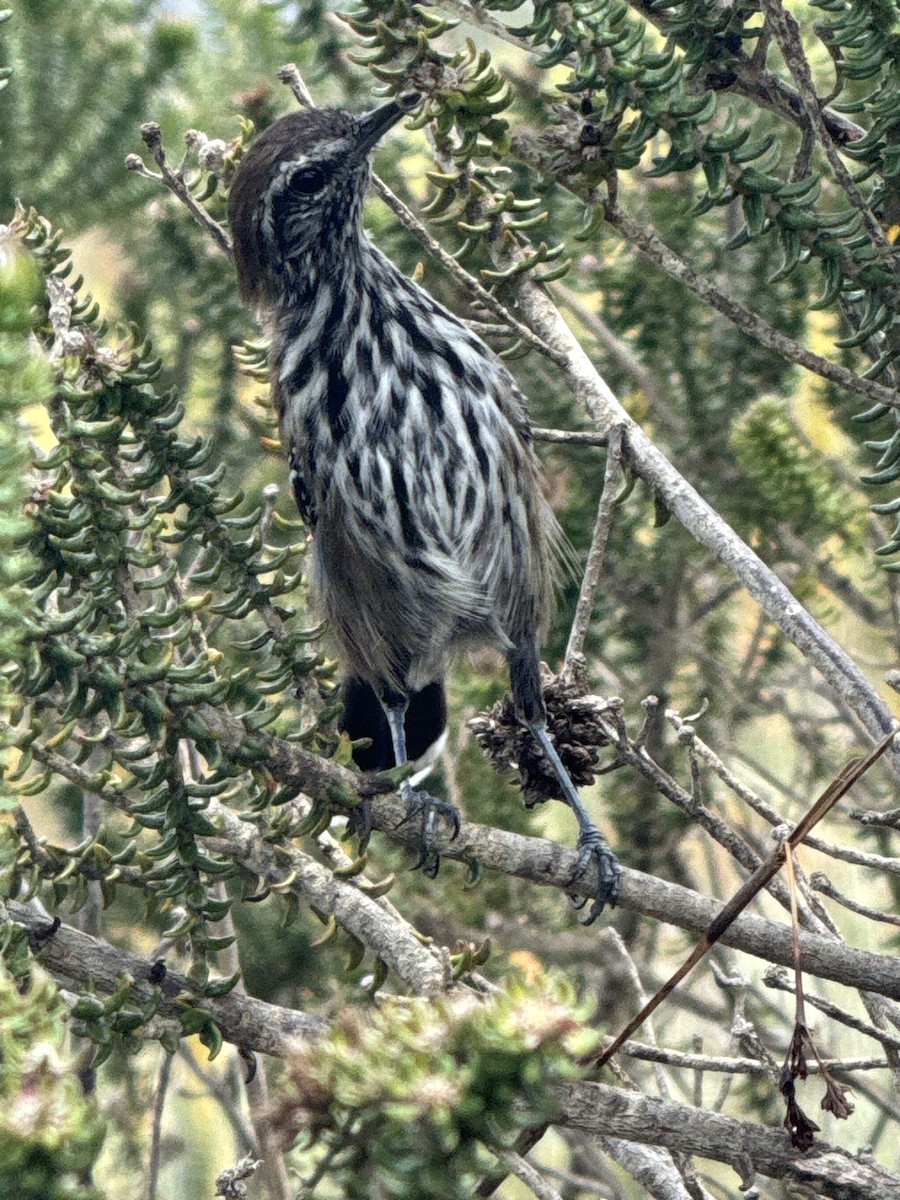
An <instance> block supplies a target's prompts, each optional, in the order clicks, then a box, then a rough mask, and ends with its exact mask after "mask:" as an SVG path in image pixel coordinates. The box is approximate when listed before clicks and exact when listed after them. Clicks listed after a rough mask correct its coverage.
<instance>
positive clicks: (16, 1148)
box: [0, 962, 104, 1200]
mask: <svg viewBox="0 0 900 1200" xmlns="http://www.w3.org/2000/svg"><path fill="white" fill-rule="evenodd" d="M65 1029H66V1008H65V1005H64V1004H63V1003H62V1001H61V999H60V996H59V992H58V991H57V989H56V987H55V985H54V984H52V983H51V982H50V981H49V980H48V979H47V978H46V977H45V976H44V975H43V974H42V973H41V972H40V971H38V970H35V971H34V972H33V974H32V976H31V979H30V984H29V986H28V988H26V989H24V991H22V990H20V989H19V987H18V986H17V984H16V981H15V980H14V979H13V977H12V976H11V975H10V974H9V972H8V971H7V969H6V968H5V966H4V965H3V963H2V962H0V1063H2V1064H3V1069H2V1071H0V1195H3V1196H15V1197H16V1200H97V1198H98V1197H99V1193H98V1192H97V1191H96V1190H95V1189H94V1188H93V1187H92V1186H90V1185H89V1184H85V1183H84V1182H82V1180H83V1179H84V1178H85V1175H86V1173H87V1172H89V1170H90V1168H91V1166H92V1165H93V1164H94V1162H95V1161H96V1159H97V1155H98V1154H99V1152H100V1146H101V1144H102V1141H103V1133H104V1129H103V1125H102V1123H101V1121H100V1120H99V1118H98V1115H97V1111H96V1106H95V1105H94V1104H93V1103H92V1102H91V1101H90V1100H87V1099H85V1096H84V1093H83V1092H82V1088H81V1083H80V1081H79V1079H78V1076H77V1074H76V1073H75V1070H74V1069H73V1068H74V1064H73V1063H72V1061H71V1060H70V1059H69V1058H68V1057H67V1056H66V1055H65V1054H64V1053H63V1050H62V1048H63V1041H64V1037H65Z"/></svg>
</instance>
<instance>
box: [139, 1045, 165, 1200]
mask: <svg viewBox="0 0 900 1200" xmlns="http://www.w3.org/2000/svg"><path fill="white" fill-rule="evenodd" d="M171 1074H172V1053H171V1051H169V1050H163V1052H162V1058H161V1059H160V1063H159V1071H158V1072H157V1076H156V1088H155V1090H154V1093H153V1109H152V1114H153V1119H152V1122H151V1125H150V1154H149V1160H148V1163H147V1190H146V1192H145V1193H144V1194H145V1196H146V1200H156V1197H157V1189H158V1187H159V1168H160V1164H161V1154H162V1115H163V1109H164V1108H165V1103H166V1093H167V1091H168V1088H169V1080H170V1078H171Z"/></svg>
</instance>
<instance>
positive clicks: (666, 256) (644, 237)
mask: <svg viewBox="0 0 900 1200" xmlns="http://www.w3.org/2000/svg"><path fill="white" fill-rule="evenodd" d="M606 220H607V221H608V222H609V224H610V225H612V226H613V228H614V229H617V230H618V231H619V233H621V234H622V236H623V237H625V238H627V239H628V241H630V242H632V243H633V244H634V245H635V246H637V248H638V249H639V250H641V251H642V252H643V253H644V254H645V255H646V256H647V257H648V258H649V259H650V260H651V261H652V262H654V263H656V265H657V266H658V267H659V268H660V269H661V270H662V271H665V273H666V274H667V275H669V276H671V278H672V279H675V280H677V281H678V282H679V283H681V284H683V285H684V287H686V288H687V289H688V291H690V292H693V294H694V295H695V296H698V297H699V298H700V299H701V300H703V301H705V303H707V304H709V305H710V306H711V307H712V308H714V309H715V310H716V311H717V312H720V313H721V314H722V315H723V316H724V317H726V318H727V319H728V320H729V321H731V323H732V324H733V325H736V326H737V327H738V329H742V330H743V331H744V332H745V333H747V334H749V335H750V337H752V338H753V339H754V340H755V341H757V342H758V343H759V344H760V345H761V346H765V347H766V349H767V350H772V351H774V353H776V354H780V355H781V357H782V358H785V359H787V361H788V362H792V363H796V364H797V366H800V367H804V368H805V369H806V370H807V371H812V372H813V374H815V375H818V376H819V377H820V378H822V379H827V380H828V381H829V382H830V383H834V384H836V385H837V386H838V387H841V388H844V389H846V390H847V391H849V392H856V393H857V395H860V396H865V397H866V399H867V400H871V401H872V402H873V403H878V404H887V405H889V406H890V407H892V408H898V407H900V396H898V395H897V392H896V391H895V390H894V389H893V388H888V387H885V386H884V384H882V383H878V382H877V381H876V380H874V379H864V378H863V376H861V375H857V374H856V372H855V371H850V370H848V369H847V367H843V366H841V365H840V364H839V363H834V362H831V361H830V360H829V359H827V358H823V357H822V356H821V355H820V354H816V353H814V351H812V350H809V349H808V348H807V347H806V346H802V345H801V344H800V343H799V342H797V341H795V340H794V339H793V338H790V337H788V336H787V334H784V333H782V332H781V330H780V329H776V328H775V327H774V325H770V324H769V322H768V321H766V320H764V319H763V318H762V317H761V316H759V314H758V313H755V312H752V311H751V310H750V309H749V308H747V307H746V306H745V305H743V304H741V303H740V301H739V300H735V299H733V298H732V297H731V296H727V295H726V294H725V293H724V292H723V291H721V290H720V289H719V288H718V287H716V285H715V284H713V283H711V282H710V281H709V280H708V279H707V278H706V277H705V276H703V275H700V274H699V273H698V272H697V271H695V270H694V268H693V267H692V266H691V265H690V264H689V263H687V262H686V261H685V260H684V259H683V258H682V257H681V255H680V254H678V253H677V252H676V251H674V250H673V249H671V247H670V246H667V245H666V243H665V242H664V241H663V239H662V238H661V237H660V236H659V234H658V233H657V232H656V231H655V230H654V229H652V228H650V227H649V226H647V225H645V224H642V223H641V222H639V221H636V220H635V219H634V218H633V217H630V216H629V215H628V214H627V213H626V212H625V211H624V209H622V208H621V207H620V206H619V204H618V203H617V202H616V201H614V200H610V201H609V202H608V203H607V205H606Z"/></svg>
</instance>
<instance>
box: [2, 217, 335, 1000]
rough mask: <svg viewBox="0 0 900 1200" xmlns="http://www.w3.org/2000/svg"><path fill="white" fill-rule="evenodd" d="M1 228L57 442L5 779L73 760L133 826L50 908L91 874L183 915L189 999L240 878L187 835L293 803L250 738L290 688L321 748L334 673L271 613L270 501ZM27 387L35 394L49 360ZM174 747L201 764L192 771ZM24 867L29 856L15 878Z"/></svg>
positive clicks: (44, 236) (279, 563)
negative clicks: (35, 336) (32, 297)
mask: <svg viewBox="0 0 900 1200" xmlns="http://www.w3.org/2000/svg"><path fill="white" fill-rule="evenodd" d="M13 233H14V235H15V236H17V237H18V238H19V239H20V241H21V243H22V244H23V245H24V246H27V247H28V248H29V249H30V250H31V252H32V254H33V255H34V261H35V262H36V263H37V264H38V266H39V267H40V269H41V272H42V274H43V275H44V276H45V278H46V282H47V288H48V294H49V296H50V297H51V299H52V303H51V307H50V310H49V313H43V312H42V314H41V317H40V319H39V323H38V325H39V328H38V332H39V334H41V335H42V336H43V337H45V338H46V340H47V343H48V344H50V343H52V348H51V351H50V360H51V361H52V363H53V380H52V382H53V392H52V396H51V398H50V401H49V406H48V411H49V416H50V424H51V429H52V433H53V437H54V444H53V446H52V448H51V449H50V450H49V452H48V453H46V454H45V455H44V456H43V457H42V458H40V460H39V461H38V462H37V463H36V464H35V465H36V468H37V470H38V472H39V479H40V484H39V486H38V490H37V492H36V493H35V498H34V500H33V501H32V504H31V506H30V520H29V521H28V535H27V546H28V551H29V555H30V569H29V571H28V574H27V577H26V578H25V579H24V580H23V582H24V584H25V586H26V587H27V589H28V593H29V600H30V608H29V611H27V612H26V613H25V614H24V619H25V620H24V635H23V637H22V639H21V640H22V641H23V642H24V651H23V652H15V653H14V652H12V649H13V648H12V647H10V648H9V653H8V654H7V657H6V659H5V662H4V665H3V668H2V671H3V677H4V680H5V682H6V685H7V687H8V689H9V692H10V694H11V695H15V696H16V697H17V699H16V704H15V707H14V711H13V712H12V724H13V725H14V727H15V731H14V732H13V733H12V734H11V735H10V740H11V741H12V743H13V744H15V745H17V746H18V748H19V749H20V750H21V757H20V759H19V761H18V762H17V763H16V764H15V770H13V771H10V772H8V773H7V777H6V783H7V786H8V788H9V789H10V790H11V792H12V793H13V794H14V795H18V796H24V795H29V796H30V795H35V794H37V793H39V792H42V791H44V790H45V789H46V788H48V787H49V786H50V785H51V782H52V779H53V771H52V769H51V768H50V767H48V766H47V764H46V749H47V748H52V750H53V751H54V752H55V753H58V754H60V755H63V756H64V759H65V760H67V761H71V762H73V763H75V764H79V765H80V764H86V765H85V766H84V769H83V774H82V775H81V776H80V778H81V779H82V781H83V782H82V786H85V787H87V788H89V789H92V790H96V791H98V792H99V793H100V794H101V795H103V796H105V797H106V798H107V799H108V800H110V801H111V802H112V803H113V805H114V806H117V807H118V808H119V809H120V810H121V811H122V812H123V813H124V814H125V815H126V816H127V818H128V822H124V823H123V822H119V823H117V824H116V825H115V826H114V829H113V831H110V833H109V834H107V835H104V837H102V838H101V839H100V840H89V841H88V842H87V843H82V844H81V845H80V846H79V847H78V848H77V850H76V851H74V852H73V853H72V854H67V853H66V852H64V851H58V852H57V854H56V857H55V859H54V864H55V865H54V867H53V869H52V870H50V872H49V876H48V878H49V879H50V880H51V881H52V883H53V887H54V893H55V896H56V900H57V901H61V900H62V899H63V897H64V896H66V895H68V897H69V900H70V902H71V903H72V904H73V906H75V907H77V906H78V905H79V904H80V903H82V902H83V900H84V898H85V896H86V885H87V881H88V879H90V878H95V879H99V880H100V881H101V883H102V886H103V891H104V897H105V899H106V901H107V902H109V901H110V900H112V898H113V897H114V895H115V892H116V887H117V881H118V880H119V879H121V878H123V873H124V877H125V878H127V879H128V880H129V882H131V883H132V884H134V885H136V886H139V887H140V889H141V890H142V891H143V893H144V895H145V899H146V902H147V905H148V907H149V909H150V910H151V911H163V912H165V911H167V910H168V909H169V908H171V907H172V906H173V905H181V906H183V908H184V910H185V915H184V916H183V917H181V918H180V920H179V921H178V923H177V928H175V927H173V929H172V930H171V933H172V936H176V937H186V938H187V939H188V940H189V943H190V946H191V951H192V957H193V967H192V973H193V977H194V979H195V980H196V981H197V982H198V983H199V984H201V985H202V984H205V982H206V977H207V971H208V966H207V955H208V953H209V952H211V951H213V950H215V949H217V948H220V947H219V946H218V941H217V939H214V938H212V937H211V936H210V934H209V931H208V928H207V923H208V922H209V921H215V920H219V919H221V917H222V916H223V914H224V912H225V911H227V907H228V902H227V900H222V899H221V898H219V897H214V896H213V895H212V893H211V889H212V888H213V886H214V884H215V883H216V882H217V881H218V880H221V879H223V878H225V877H228V876H229V875H232V874H233V873H234V870H235V867H234V864H232V863H230V862H228V861H227V860H223V859H221V858H218V857H215V856H213V855H210V854H209V853H207V852H205V851H204V850H203V849H202V848H201V846H200V844H199V843H198V841H197V838H198V836H201V835H209V834H211V833H214V832H215V825H214V824H213V822H211V821H210V819H209V817H208V816H207V815H206V813H205V810H206V809H207V807H208V806H209V803H210V800H211V799H212V798H213V797H217V798H226V799H229V800H231V801H232V802H233V803H237V804H238V805H239V806H240V807H245V808H246V809H247V811H248V815H250V816H252V815H253V814H255V813H256V812H258V811H262V810H264V809H266V808H267V807H268V806H269V804H270V803H274V804H276V805H277V804H283V803H284V801H285V800H286V799H289V798H290V797H291V795H293V794H294V793H292V792H290V791H289V790H288V791H286V792H285V791H282V792H279V791H278V790H277V789H275V788H273V786H272V781H271V778H270V777H269V775H268V772H267V771H266V769H265V765H264V763H262V762H261V761H260V751H259V747H258V745H256V744H255V743H254V740H253V734H254V732H255V731H256V730H259V729H262V728H263V727H264V726H268V725H271V724H272V723H273V722H276V721H277V720H278V719H279V715H280V713H281V711H282V708H283V707H285V705H284V704H283V703H282V704H278V703H272V702H270V701H269V699H268V697H269V696H270V695H272V694H274V693H283V692H284V690H285V688H286V687H287V686H288V685H291V684H292V685H293V686H294V687H295V688H298V689H300V690H301V692H302V693H303V694H304V695H306V696H307V698H308V702H311V703H312V704H313V708H314V710H316V709H317V710H319V712H320V716H319V717H316V716H315V715H313V716H312V717H307V718H306V719H305V721H303V720H301V719H300V718H299V714H298V713H297V711H296V710H294V712H293V715H292V717H291V724H292V725H293V726H294V728H295V729H302V732H301V733H300V734H299V736H300V738H301V739H302V740H303V741H304V742H305V743H307V744H309V745H313V746H319V747H322V746H324V745H328V744H329V739H330V738H331V734H330V733H329V720H330V717H331V716H332V715H333V706H332V707H331V708H325V707H323V705H322V702H321V697H320V693H321V695H327V694H328V692H329V691H330V688H331V684H330V682H329V677H330V673H331V669H332V668H331V667H330V666H329V665H328V664H326V663H325V660H324V658H323V656H322V655H321V654H320V653H317V652H316V651H315V650H314V649H311V647H310V642H311V641H312V640H314V638H315V636H316V631H315V630H307V629H305V628H303V626H302V624H300V623H299V622H294V621H293V620H292V617H293V610H292V609H289V608H286V607H284V606H283V603H282V600H281V598H282V597H283V596H285V595H286V594H287V593H289V592H296V590H297V587H298V585H299V583H300V580H301V576H302V560H303V552H304V549H305V543H304V541H299V542H298V541H297V540H296V534H297V531H298V523H297V522H295V521H292V520H289V519H285V518H281V517H280V516H279V515H278V514H277V513H276V512H275V509H274V497H273V496H267V497H262V498H260V499H259V500H257V501H256V502H255V503H254V502H251V503H249V504H248V503H246V502H245V498H244V494H243V492H241V491H237V492H227V493H225V492H223V491H222V489H221V488H220V487H219V486H218V485H219V482H220V480H221V479H222V476H223V474H224V472H225V467H224V465H223V464H219V465H216V466H212V467H211V465H210V454H211V445H210V442H209V440H208V439H205V438H203V437H199V436H193V437H192V436H190V435H186V434H185V432H184V431H183V429H182V428H181V421H182V418H183V416H184V409H183V407H182V405H181V403H180V402H179V400H178V398H177V397H176V396H175V394H174V393H172V392H160V391H157V390H156V389H155V388H154V385H153V382H152V380H153V379H154V377H155V376H156V375H157V374H158V372H159V361H158V359H156V358H155V357H154V355H153V353H152V351H151V349H150V347H149V346H148V345H146V344H140V343H137V342H134V341H133V340H126V341H125V342H121V341H118V340H117V344H116V346H115V348H113V347H111V346H110V345H108V344H107V343H106V342H105V341H104V337H105V334H106V330H105V326H104V325H103V323H102V322H101V321H100V320H99V317H98V311H97V306H96V305H95V304H93V302H92V301H91V300H90V298H89V297H81V296H80V295H79V292H78V289H77V287H72V286H70V285H69V284H68V283H67V282H66V281H65V276H66V275H67V273H68V267H67V261H66V260H67V258H68V254H67V252H65V251H61V250H60V249H59V238H58V237H57V236H56V235H54V234H53V233H52V231H51V230H50V228H49V226H48V225H47V223H46V222H44V221H42V220H41V219H39V218H37V217H36V216H35V215H34V214H25V213H24V212H20V213H19V215H18V216H17V219H16V222H15V223H14V227H13ZM40 378H41V379H42V381H43V385H44V386H46V383H47V381H48V379H49V372H48V370H47V364H46V362H45V363H44V364H43V374H42V375H41V376H40ZM19 534H20V535H21V528H20V529H19ZM250 655H252V662H253V664H254V666H253V669H252V670H251V667H250V666H249V661H248V656H250ZM226 702H228V703H229V704H230V705H231V707H232V709H233V711H234V712H235V714H237V715H239V716H240V720H241V729H242V730H243V735H242V740H241V741H240V744H239V745H238V746H236V747H231V748H230V749H229V748H226V747H224V746H223V743H222V741H221V739H219V738H218V737H217V736H215V735H214V734H213V733H211V732H210V729H209V727H208V725H207V724H206V722H205V721H204V719H203V706H204V705H210V706H215V705H221V704H224V703H226ZM287 707H290V706H289V705H288V706H287ZM295 736H296V735H295ZM182 739H189V740H190V742H191V743H192V745H194V746H195V747H196V749H197V752H198V754H199V755H202V758H199V757H198V759H197V765H196V770H195V771H194V772H193V773H191V774H188V773H186V770H185V766H184V763H183V761H182V760H181V758H180V757H179V754H180V751H179V745H180V743H181V741H182ZM36 744H40V745H41V746H42V747H44V751H45V757H44V761H43V762H39V761H38V760H36V759H35V758H34V751H33V747H34V746H35V745H36ZM60 761H63V760H60ZM110 838H111V840H110ZM51 857H52V855H51ZM36 866H37V864H36V863H35V862H34V861H33V859H32V857H31V854H30V852H29V851H28V849H27V848H26V847H24V846H23V847H22V857H21V861H20V864H19V869H20V872H21V874H22V875H23V876H28V877H29V878H30V877H32V875H33V872H34V870H35V868H36ZM45 875H46V871H45Z"/></svg>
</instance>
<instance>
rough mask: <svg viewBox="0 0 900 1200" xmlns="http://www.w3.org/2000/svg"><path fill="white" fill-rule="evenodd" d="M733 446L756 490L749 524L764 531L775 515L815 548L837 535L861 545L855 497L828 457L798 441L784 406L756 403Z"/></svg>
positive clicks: (766, 401) (764, 401) (747, 514)
mask: <svg viewBox="0 0 900 1200" xmlns="http://www.w3.org/2000/svg"><path fill="white" fill-rule="evenodd" d="M732 445H733V447H734V450H735V453H736V455H737V460H738V464H739V466H740V467H741V470H742V471H743V472H744V474H745V475H746V477H747V479H748V480H749V482H750V483H751V485H752V486H751V488H750V490H749V493H748V495H749V498H750V501H751V505H752V507H751V508H750V510H749V511H747V512H745V519H746V520H747V521H748V523H749V524H751V525H753V524H755V525H756V526H757V528H759V529H764V528H766V526H767V525H768V523H769V520H770V517H771V514H772V513H777V514H778V519H779V520H780V521H785V522H787V523H788V524H789V525H792V526H793V527H794V529H795V530H797V531H798V532H801V533H802V534H803V536H804V537H805V538H809V539H810V540H811V541H813V542H815V543H821V542H824V541H825V539H826V538H828V537H831V536H834V535H836V536H838V537H840V538H841V540H842V542H843V543H844V545H845V546H850V545H853V544H856V545H857V546H859V544H860V542H861V534H862V530H861V529H860V522H859V519H858V517H857V518H856V519H855V520H854V503H853V500H852V498H851V497H850V496H849V495H848V493H847V489H846V487H845V486H844V485H843V484H842V483H841V481H840V480H839V479H838V478H836V476H835V474H834V472H833V471H831V470H830V469H829V465H828V462H827V460H826V459H825V457H824V455H822V454H817V453H816V451H815V450H813V449H812V448H811V447H810V446H809V444H808V443H807V442H806V441H805V440H804V439H803V438H802V437H801V436H800V433H799V430H798V429H797V426H796V424H795V423H794V421H793V420H792V419H791V415H790V411H789V409H788V407H787V405H786V404H784V403H783V402H781V401H779V400H773V399H771V398H764V399H762V400H758V401H757V402H756V403H755V404H753V405H752V406H751V407H750V408H749V409H748V410H747V412H746V413H745V414H744V416H743V418H742V419H741V421H739V422H738V423H737V424H736V425H735V427H734V431H733V433H732Z"/></svg>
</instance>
